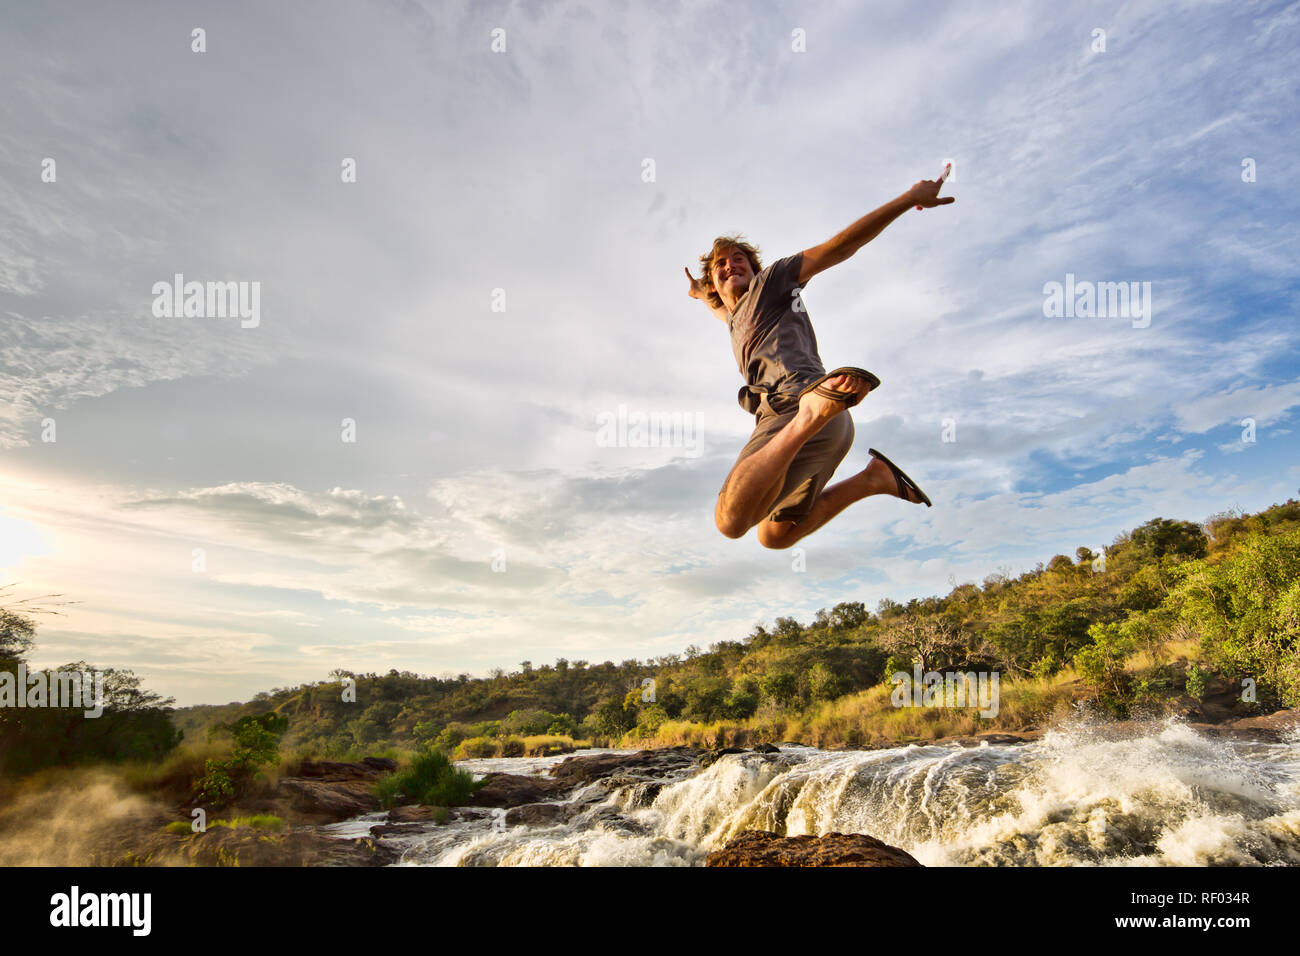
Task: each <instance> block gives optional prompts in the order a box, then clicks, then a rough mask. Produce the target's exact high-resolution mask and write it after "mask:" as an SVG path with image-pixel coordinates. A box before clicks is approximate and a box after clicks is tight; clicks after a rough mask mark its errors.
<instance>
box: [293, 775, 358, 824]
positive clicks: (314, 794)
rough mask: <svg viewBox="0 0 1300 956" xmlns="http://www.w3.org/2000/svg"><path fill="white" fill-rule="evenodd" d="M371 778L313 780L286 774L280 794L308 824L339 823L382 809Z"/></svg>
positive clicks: (299, 817)
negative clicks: (372, 788) (372, 789)
mask: <svg viewBox="0 0 1300 956" xmlns="http://www.w3.org/2000/svg"><path fill="white" fill-rule="evenodd" d="M371 785H372V782H371V781H361V780H314V779H311V778H309V777H284V778H282V779H281V780H280V782H279V784H278V785H277V787H276V790H277V793H278V795H280V796H283V797H284V798H285V799H287V800H288V803H289V807H290V808H291V809H292V810H293V812H294V815H295V816H296V817H297V818H298V819H300V820H302V821H303V822H306V823H337V822H338V821H340V820H347V819H350V818H351V817H355V816H359V815H360V814H362V813H371V812H373V811H375V810H378V809H379V799H378V798H377V797H376V796H375V795H374V793H373V792H371V789H370V788H371Z"/></svg>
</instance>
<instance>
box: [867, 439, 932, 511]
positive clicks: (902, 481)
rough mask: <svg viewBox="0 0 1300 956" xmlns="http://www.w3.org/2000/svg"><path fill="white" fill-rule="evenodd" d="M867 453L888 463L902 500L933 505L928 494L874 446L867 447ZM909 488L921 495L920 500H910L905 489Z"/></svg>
mask: <svg viewBox="0 0 1300 956" xmlns="http://www.w3.org/2000/svg"><path fill="white" fill-rule="evenodd" d="M867 453H868V454H869V455H871V457H872V458H879V459H880V460H881V461H883V462H884V463H885V464H886V465H888V466H889V470H890V471H892V472H893V473H894V480H895V481H896V482H898V497H900V498H902V499H903V500H904V501H906V502H908V503H909V504H914V505H919V504H921V503H922V502H924V503H925V506H926V507H927V508H933V507H934V505H933V504H931V502H930V496H929V495H927V494H926V493H925V492H924V491H922V490H921V486H920V485H918V484H917V483H916V482H915V481H913V480H912V479H911V478H909V477H907V475H905V474H904V473H903V469H901V468H899V467H898V466H897V465H895V464H894V463H893V462H892V461H890V460H889V459H888V458H886V457H885V456H884V455H882V454H881V453H880V452H878V451H876V450H875V449H874V448H868V449H867ZM909 488H910V489H912V490H913V491H915V492H916V493H917V494H918V495H920V496H921V500H920V501H912V499H911V498H909V497H908V495H907V490H908V489H909Z"/></svg>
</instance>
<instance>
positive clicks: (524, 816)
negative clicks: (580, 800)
mask: <svg viewBox="0 0 1300 956" xmlns="http://www.w3.org/2000/svg"><path fill="white" fill-rule="evenodd" d="M572 809H573V808H572V807H569V806H566V805H564V804H561V803H528V804H525V805H524V806H522V807H511V808H510V809H509V810H507V811H506V825H507V826H512V827H513V826H531V827H549V826H554V825H555V824H557V823H563V822H564V821H565V819H567V818H568V816H569V815H570V811H571V810H572Z"/></svg>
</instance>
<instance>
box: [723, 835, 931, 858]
mask: <svg viewBox="0 0 1300 956" xmlns="http://www.w3.org/2000/svg"><path fill="white" fill-rule="evenodd" d="M704 865H705V866H920V865H921V864H920V863H918V862H917V861H916V859H915V858H914V857H913V856H912V855H911V854H910V853H908V852H907V851H905V850H900V849H899V848H898V847H896V846H890V845H889V844H888V843H882V842H881V841H879V840H877V839H876V838H875V837H871V836H867V835H866V834H865V833H827V834H825V835H823V836H819V837H815V836H795V837H783V836H778V835H777V834H775V833H772V832H770V831H767V830H746V831H745V832H744V833H742V834H741V835H740V836H738V837H736V838H735V839H734V840H732V841H731V842H730V843H728V844H727V845H726V846H724V847H723V848H722V849H721V850H714V851H713V852H712V853H710V854H709V855H708V858H707V859H706V860H705V863H704Z"/></svg>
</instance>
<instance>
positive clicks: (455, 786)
mask: <svg viewBox="0 0 1300 956" xmlns="http://www.w3.org/2000/svg"><path fill="white" fill-rule="evenodd" d="M483 785H484V782H483V781H476V780H475V779H474V777H473V774H470V773H468V772H466V771H464V770H458V769H456V767H455V766H454V765H453V764H452V762H451V760H450V759H449V758H448V757H447V755H446V754H444V753H443V752H442V751H441V750H428V751H425V752H423V753H419V754H416V755H415V756H414V757H413V758H412V759H411V761H410V763H409V764H407V765H406V766H405V767H403V768H401V769H399V770H398V771H397V772H396V773H392V774H389V775H388V776H385V777H381V778H380V779H379V781H378V782H377V783H376V784H375V796H377V797H378V798H379V802H380V805H381V806H383V808H384V809H385V810H391V809H392V808H393V807H395V806H396V805H397V804H398V802H399V801H400V802H404V803H419V804H425V805H432V806H441V807H459V806H463V805H464V804H466V803H468V802H469V799H470V797H472V796H473V795H474V792H475V791H477V790H478V789H479V788H480V787H482V786H483Z"/></svg>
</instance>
